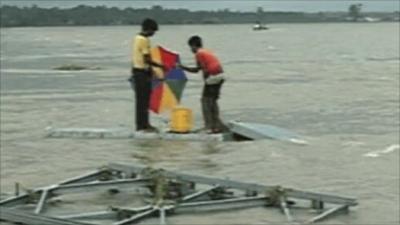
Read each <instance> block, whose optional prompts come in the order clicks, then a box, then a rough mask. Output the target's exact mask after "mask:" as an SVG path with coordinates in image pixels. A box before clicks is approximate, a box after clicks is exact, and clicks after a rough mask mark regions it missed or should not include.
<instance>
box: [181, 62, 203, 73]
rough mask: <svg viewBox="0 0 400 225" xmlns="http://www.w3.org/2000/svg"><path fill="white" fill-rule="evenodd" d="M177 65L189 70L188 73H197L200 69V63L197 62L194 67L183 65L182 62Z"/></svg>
mask: <svg viewBox="0 0 400 225" xmlns="http://www.w3.org/2000/svg"><path fill="white" fill-rule="evenodd" d="M177 67H179V68H181V69H183V70H185V71H187V72H190V73H198V72H199V71H200V70H201V67H200V64H199V63H198V62H197V66H196V67H188V66H184V65H182V64H178V65H177Z"/></svg>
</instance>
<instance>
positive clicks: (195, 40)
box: [188, 35, 203, 48]
mask: <svg viewBox="0 0 400 225" xmlns="http://www.w3.org/2000/svg"><path fill="white" fill-rule="evenodd" d="M188 44H189V45H190V46H196V47H199V48H201V47H203V42H202V41H201V37H199V36H197V35H195V36H192V37H190V38H189V41H188Z"/></svg>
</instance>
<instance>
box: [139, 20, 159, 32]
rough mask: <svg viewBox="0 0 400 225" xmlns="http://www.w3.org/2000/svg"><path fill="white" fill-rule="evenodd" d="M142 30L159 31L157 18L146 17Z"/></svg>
mask: <svg viewBox="0 0 400 225" xmlns="http://www.w3.org/2000/svg"><path fill="white" fill-rule="evenodd" d="M142 30H153V31H157V30H158V24H157V22H156V21H155V20H153V19H150V18H146V19H145V20H143V22H142Z"/></svg>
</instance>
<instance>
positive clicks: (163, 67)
mask: <svg viewBox="0 0 400 225" xmlns="http://www.w3.org/2000/svg"><path fill="white" fill-rule="evenodd" d="M144 61H145V62H146V63H147V64H149V65H151V66H155V67H158V68H161V69H163V70H165V66H164V65H162V64H160V63H157V62H154V61H153V60H152V59H151V56H150V55H149V54H146V55H144Z"/></svg>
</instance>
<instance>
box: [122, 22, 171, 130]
mask: <svg viewBox="0 0 400 225" xmlns="http://www.w3.org/2000/svg"><path fill="white" fill-rule="evenodd" d="M157 30H158V24H157V22H156V21H154V20H152V19H145V20H143V22H142V31H141V32H140V33H139V34H137V35H136V36H135V38H134V40H133V48H132V76H131V78H130V79H129V81H130V82H131V86H132V89H133V90H134V91H135V99H136V130H137V131H147V132H152V131H156V129H155V128H154V127H153V126H151V125H150V122H149V104H150V93H151V80H152V72H151V67H152V66H156V67H160V68H164V66H163V65H160V64H158V63H156V62H154V61H153V60H152V59H151V55H150V48H151V45H150V39H149V37H151V36H153V35H154V34H155V33H156V31H157Z"/></svg>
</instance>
